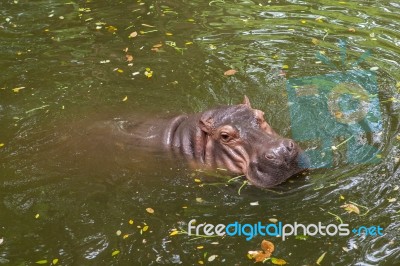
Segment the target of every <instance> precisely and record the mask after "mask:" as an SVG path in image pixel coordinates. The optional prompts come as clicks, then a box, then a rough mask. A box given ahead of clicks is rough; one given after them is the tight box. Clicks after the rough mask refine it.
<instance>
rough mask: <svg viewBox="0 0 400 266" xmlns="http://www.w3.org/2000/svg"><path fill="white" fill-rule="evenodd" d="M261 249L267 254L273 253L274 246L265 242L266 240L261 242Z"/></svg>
mask: <svg viewBox="0 0 400 266" xmlns="http://www.w3.org/2000/svg"><path fill="white" fill-rule="evenodd" d="M261 248H262V249H263V250H264V251H266V252H269V253H273V252H274V250H275V246H274V244H273V243H272V242H270V241H267V240H263V241H262V242H261Z"/></svg>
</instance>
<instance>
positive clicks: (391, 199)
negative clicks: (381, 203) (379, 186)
mask: <svg viewBox="0 0 400 266" xmlns="http://www.w3.org/2000/svg"><path fill="white" fill-rule="evenodd" d="M388 201H389V202H390V203H392V202H395V201H396V198H389V199H388Z"/></svg>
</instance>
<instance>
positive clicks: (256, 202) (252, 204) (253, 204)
mask: <svg viewBox="0 0 400 266" xmlns="http://www.w3.org/2000/svg"><path fill="white" fill-rule="evenodd" d="M258 205H260V204H259V203H258V201H255V202H250V206H258Z"/></svg>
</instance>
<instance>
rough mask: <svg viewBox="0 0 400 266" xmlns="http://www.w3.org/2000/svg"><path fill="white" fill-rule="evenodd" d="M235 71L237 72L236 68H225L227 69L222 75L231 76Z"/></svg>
mask: <svg viewBox="0 0 400 266" xmlns="http://www.w3.org/2000/svg"><path fill="white" fill-rule="evenodd" d="M236 72H237V70H234V69H229V70H227V71H225V72H224V75H225V76H232V75H235V74H236Z"/></svg>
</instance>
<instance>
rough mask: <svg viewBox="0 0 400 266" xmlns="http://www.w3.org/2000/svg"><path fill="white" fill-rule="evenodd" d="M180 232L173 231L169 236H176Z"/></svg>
mask: <svg viewBox="0 0 400 266" xmlns="http://www.w3.org/2000/svg"><path fill="white" fill-rule="evenodd" d="M178 233H179V232H178V231H177V230H175V231H172V232H171V233H170V234H169V235H170V236H176V235H177V234H178Z"/></svg>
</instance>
